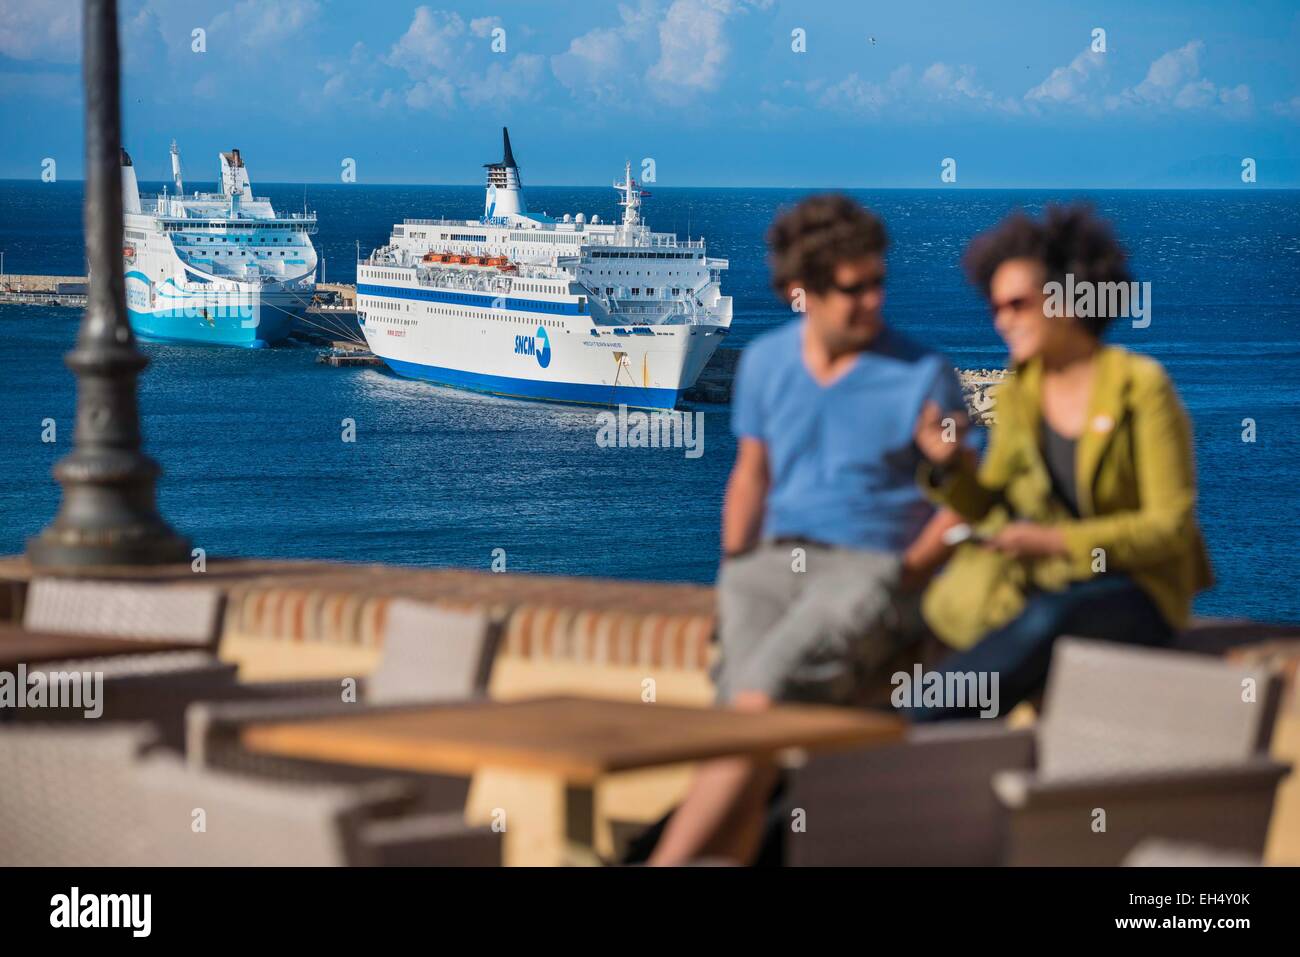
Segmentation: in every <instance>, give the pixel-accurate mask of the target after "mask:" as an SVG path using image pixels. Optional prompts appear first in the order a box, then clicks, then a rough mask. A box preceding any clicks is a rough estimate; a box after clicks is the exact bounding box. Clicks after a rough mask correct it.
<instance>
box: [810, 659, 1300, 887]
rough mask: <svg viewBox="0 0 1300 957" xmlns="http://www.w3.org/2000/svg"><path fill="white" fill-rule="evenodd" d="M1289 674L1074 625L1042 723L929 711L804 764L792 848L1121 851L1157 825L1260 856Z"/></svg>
mask: <svg viewBox="0 0 1300 957" xmlns="http://www.w3.org/2000/svg"><path fill="white" fill-rule="evenodd" d="M1248 679H1251V680H1253V681H1254V687H1255V688H1256V690H1257V696H1256V700H1255V701H1254V702H1253V703H1252V702H1243V700H1242V697H1243V695H1242V688H1243V682H1244V681H1247V680H1248ZM1277 688H1278V685H1277V682H1276V681H1275V680H1274V678H1273V677H1272V676H1271V675H1269V674H1267V673H1264V672H1261V671H1260V670H1259V669H1249V668H1239V667H1234V666H1232V665H1228V664H1225V663H1224V662H1222V661H1219V660H1217V659H1212V658H1207V657H1203V656H1198V655H1190V654H1185V653H1180V652H1169V651H1153V650H1149V649H1139V648H1131V647H1127V646H1121V645H1115V644H1110V643H1106V642H1095V641H1084V640H1081V639H1062V640H1060V641H1059V642H1058V643H1057V647H1056V651H1055V653H1054V657H1053V662H1052V671H1051V676H1050V678H1049V683H1048V690H1047V696H1046V706H1045V710H1044V714H1045V717H1044V719H1043V721H1042V722H1041V724H1040V726H1039V727H1038V728H1037V729H1035V730H1034V731H1029V730H1018V731H1017V730H1011V729H1009V728H1007V726H1006V725H1005V723H1003V722H984V721H969V722H967V721H963V722H952V723H949V724H936V725H928V726H917V727H915V728H913V729H911V730H910V732H909V735H908V738H907V741H906V743H904V744H901V745H896V746H893V747H887V748H880V749H872V750H865V751H855V752H840V753H832V754H825V755H818V756H815V757H813V758H812V759H810V760H809V761H808V762H807V763H806V764H805V765H804V766H803V767H801V768H799V769H798V770H796V771H795V772H794V773H793V775H792V780H791V787H790V792H789V796H788V798H787V810H788V811H793V810H795V809H801V810H802V812H803V820H804V822H805V829H804V830H802V831H795V832H794V833H790V834H787V836H786V848H787V859H788V860H789V862H790V863H792V864H796V865H822V864H917V865H930V864H959V865H967V864H968V865H979V864H984V865H988V864H998V863H1008V864H1119V863H1120V862H1121V861H1123V859H1124V857H1125V855H1126V854H1127V853H1128V852H1129V851H1130V850H1132V848H1133V847H1134V846H1135V845H1136V844H1137V843H1138V842H1139V841H1141V840H1142V839H1143V838H1146V837H1163V838H1169V839H1175V840H1188V839H1190V840H1201V841H1206V840H1210V839H1211V838H1212V839H1213V843H1214V844H1216V845H1218V846H1221V847H1223V848H1225V849H1228V850H1237V851H1241V852H1245V853H1248V854H1254V855H1256V856H1258V855H1259V854H1260V853H1261V852H1262V849H1263V843H1264V837H1265V834H1266V831H1267V827H1268V818H1269V814H1270V812H1271V808H1272V803H1273V795H1274V792H1275V790H1276V786H1277V782H1278V780H1279V779H1280V777H1281V776H1282V775H1283V774H1284V773H1285V771H1286V768H1285V767H1284V766H1283V765H1279V764H1277V763H1275V762H1273V761H1270V760H1269V759H1268V758H1267V756H1266V755H1267V748H1268V743H1269V736H1270V734H1271V729H1272V727H1273V721H1274V717H1275V711H1276V706H1277V697H1278V696H1277ZM1096 809H1101V810H1104V811H1105V812H1106V815H1105V824H1106V830H1105V831H1104V832H1101V831H1098V832H1094V830H1093V822H1094V820H1097V821H1100V818H1099V817H1098V816H1097V815H1095V814H1094V811H1095V810H1096Z"/></svg>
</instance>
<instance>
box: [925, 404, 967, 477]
mask: <svg viewBox="0 0 1300 957" xmlns="http://www.w3.org/2000/svg"><path fill="white" fill-rule="evenodd" d="M946 419H951V420H952V421H951V422H948V423H945V420H946ZM969 428H970V420H969V419H968V418H967V416H966V413H965V412H964V411H962V412H950V413H948V414H947V415H945V414H944V413H943V410H941V409H940V408H939V403H937V402H934V401H929V402H926V403H925V405H924V406H923V407H922V409H921V414H920V415H919V416H917V419H916V428H915V429H913V431H912V437H913V439H914V440H915V442H916V447H917V448H918V449H920V450H921V454H922V455H924V456H925V457H926V458H927V459H928V460H929V461H930V462H931V463H932V464H933V465H939V466H943V465H947V464H948V463H949V462H951V461H952V460H953V458H954V457H955V456H956V455H957V453H958V452H960V451H961V450H962V449H963V448H965V446H964V445H963V444H962V438H963V437H964V436H965V435H966V430H967V429H969Z"/></svg>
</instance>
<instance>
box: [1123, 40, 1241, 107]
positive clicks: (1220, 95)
mask: <svg viewBox="0 0 1300 957" xmlns="http://www.w3.org/2000/svg"><path fill="white" fill-rule="evenodd" d="M1204 50H1205V44H1204V43H1203V42H1201V41H1200V40H1192V41H1190V42H1188V43H1186V44H1184V45H1183V46H1181V47H1179V48H1178V49H1177V50H1170V51H1169V52H1168V53H1165V54H1163V55H1162V56H1160V57H1157V58H1156V60H1155V61H1154V62H1152V64H1151V66H1150V67H1149V68H1148V69H1147V75H1146V77H1145V78H1143V80H1142V82H1141V83H1139V84H1137V85H1136V86H1132V87H1129V88H1128V89H1125V90H1123V91H1121V92H1120V94H1119V95H1118V96H1112V97H1107V98H1106V100H1105V105H1106V108H1107V109H1111V110H1122V109H1138V108H1146V109H1156V110H1208V109H1216V110H1220V111H1223V112H1226V113H1229V114H1233V115H1242V114H1245V113H1249V112H1250V110H1251V108H1252V106H1253V100H1252V97H1251V92H1250V87H1249V86H1247V85H1246V84H1244V83H1239V84H1237V85H1236V86H1233V87H1220V86H1218V85H1217V84H1215V83H1214V82H1213V81H1211V80H1209V79H1207V78H1205V77H1202V76H1201V54H1202V53H1203V52H1204Z"/></svg>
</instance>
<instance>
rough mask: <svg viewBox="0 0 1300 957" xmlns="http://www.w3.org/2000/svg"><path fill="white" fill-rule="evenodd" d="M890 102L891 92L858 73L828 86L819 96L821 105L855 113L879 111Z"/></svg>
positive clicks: (818, 100)
mask: <svg viewBox="0 0 1300 957" xmlns="http://www.w3.org/2000/svg"><path fill="white" fill-rule="evenodd" d="M816 85H817V86H820V84H816ZM888 102H889V94H888V93H887V92H886V91H885V89H884V88H883V87H882V86H881V85H880V84H879V83H871V82H868V81H866V80H864V79H862V77H860V76H858V74H856V73H850V74H849V75H848V76H846V77H845V78H844V79H842V80H840V82H838V83H835V84H832V85H830V86H828V87H826V88H825V89H823V90H822V91H821V96H819V97H818V98H817V103H818V105H819V106H822V107H824V108H827V109H832V110H847V111H849V112H853V113H879V112H880V110H881V109H882V108H884V106H885V104H886V103H888Z"/></svg>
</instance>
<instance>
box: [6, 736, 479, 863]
mask: <svg viewBox="0 0 1300 957" xmlns="http://www.w3.org/2000/svg"><path fill="white" fill-rule="evenodd" d="M154 744H155V740H154V737H153V732H152V730H151V729H150V728H148V727H147V726H143V725H137V726H128V725H116V726H100V727H96V728H94V729H91V730H87V729H85V728H71V727H65V726H40V725H29V726H24V727H11V728H8V729H5V730H3V731H0V779H3V780H4V781H5V782H6V786H5V787H4V788H2V789H0V865H4V866H14V865H17V866H24V865H26V866H31V865H39V866H50V865H58V866H72V867H87V866H157V865H165V866H177V865H202V866H223V865H233V866H259V865H268V866H289V865H294V866H320V865H375V864H386V863H398V864H405V863H421V864H440V865H457V864H473V865H493V864H499V863H500V856H501V848H500V835H499V834H495V833H493V832H492V831H491V829H489V828H471V827H467V826H465V825H464V824H463V823H462V822H460V821H459V820H458V819H457V818H456V817H455V816H453V815H444V816H443V817H442V819H441V820H437V821H434V820H432V819H431V816H429V815H417V816H415V817H410V816H406V815H407V812H408V811H409V810H410V808H411V806H412V799H411V795H410V793H409V791H408V789H406V788H404V787H402V786H401V785H400V784H398V783H396V782H393V781H374V782H371V783H369V784H367V785H365V786H363V787H360V788H349V787H338V786H336V787H302V786H295V785H289V784H284V783H274V782H265V781H257V780H253V779H250V778H247V777H239V776H231V775H220V774H213V773H204V772H196V771H194V770H191V769H187V768H185V767H184V765H183V764H182V763H181V762H179V760H177V759H176V758H175V757H173V756H171V755H169V754H168V753H166V752H162V751H159V750H157V749H155V747H154Z"/></svg>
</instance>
